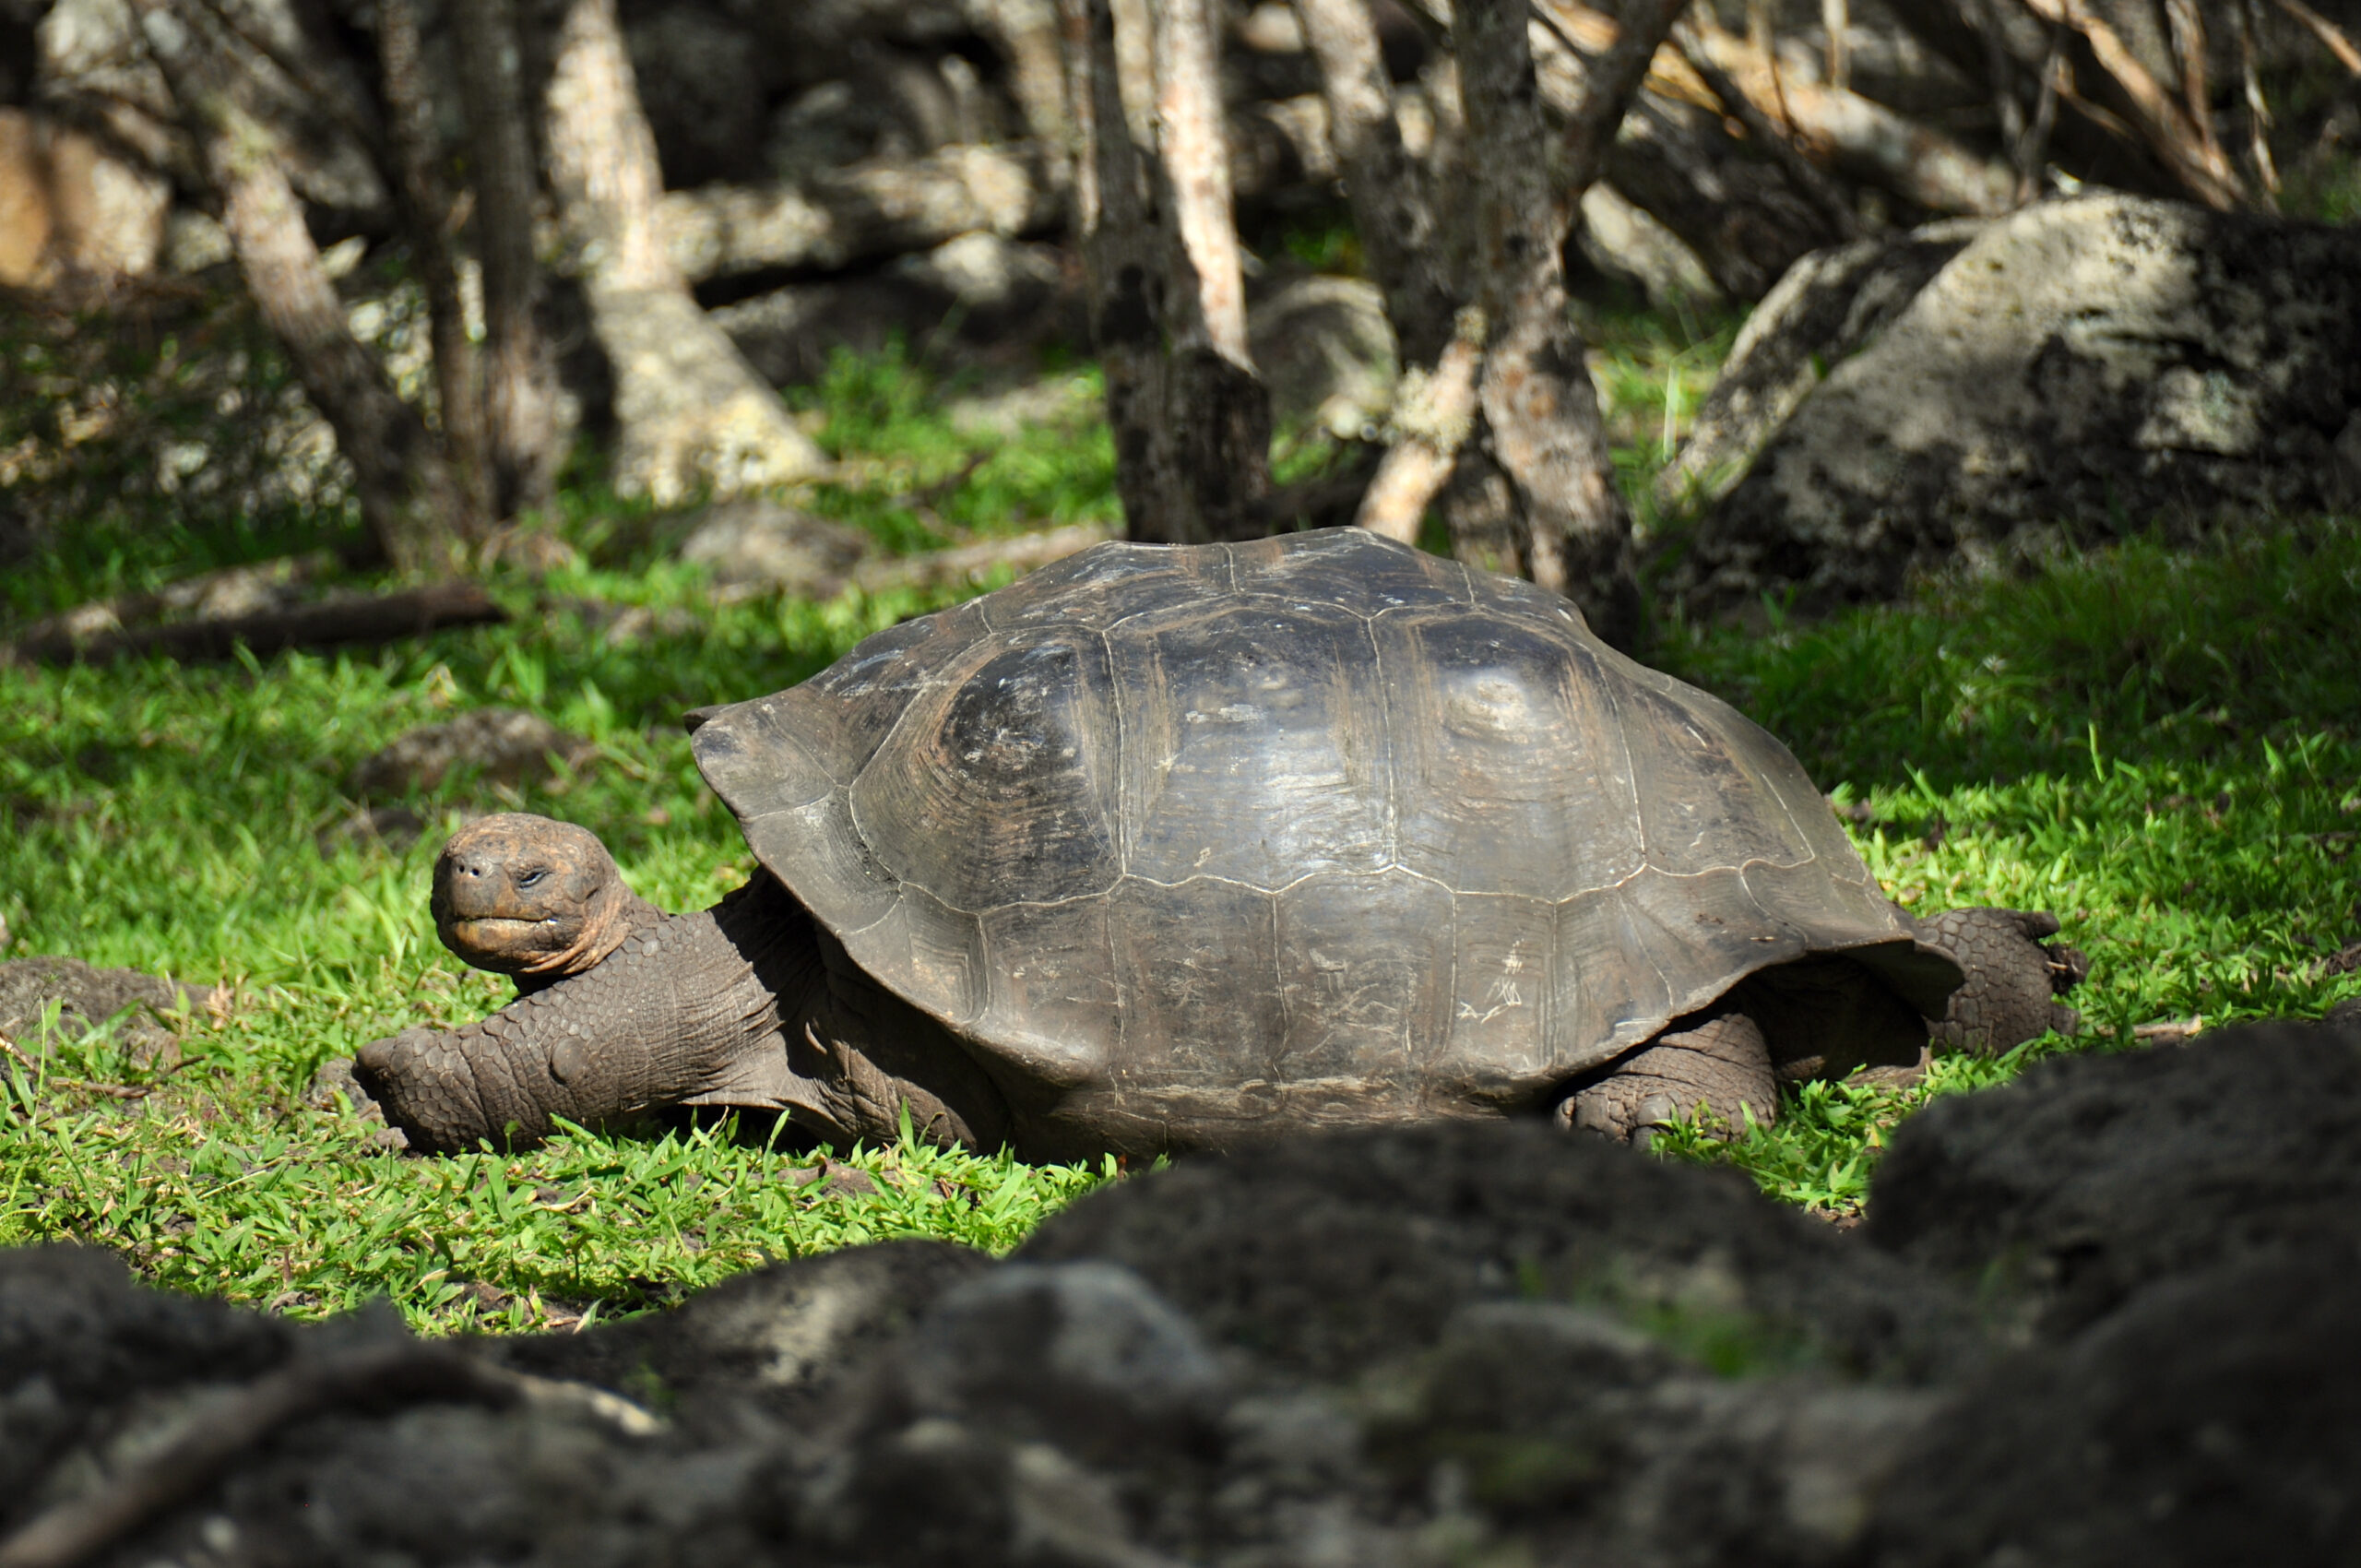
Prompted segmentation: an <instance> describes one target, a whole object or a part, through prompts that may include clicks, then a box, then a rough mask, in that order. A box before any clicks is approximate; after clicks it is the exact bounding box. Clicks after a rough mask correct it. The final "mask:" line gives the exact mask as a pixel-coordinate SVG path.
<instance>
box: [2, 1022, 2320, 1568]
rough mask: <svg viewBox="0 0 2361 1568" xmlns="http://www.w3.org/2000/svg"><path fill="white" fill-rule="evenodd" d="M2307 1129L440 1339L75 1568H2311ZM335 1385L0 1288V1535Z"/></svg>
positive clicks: (1409, 1218)
mask: <svg viewBox="0 0 2361 1568" xmlns="http://www.w3.org/2000/svg"><path fill="white" fill-rule="evenodd" d="M2357 1100H2361V1030H2356V1029H2354V1028H2319V1027H2308V1026H2295V1025H2274V1026H2263V1027H2249V1028H2242V1029H2232V1030H2225V1031H2222V1032H2221V1033H2219V1034H2217V1035H2214V1036H2211V1037H2207V1038H2206V1039H2203V1040H2201V1041H2199V1042H2197V1043H2196V1044H2194V1045H2191V1046H2189V1047H2188V1048H2185V1049H2160V1050H2156V1051H2149V1052H2146V1053H2142V1054H2138V1055H2128V1056H2120V1057H2111V1058H2092V1059H2070V1060H2066V1061H2060V1062H2056V1063H2048V1064H2047V1065H2044V1066H2042V1067H2040V1068H2037V1069H2036V1070H2035V1071H2034V1072H2032V1073H2030V1074H2028V1075H2026V1076H2025V1078H2024V1080H2023V1082H2022V1083H2021V1084H2020V1085H2019V1086H2018V1087H2011V1088H2008V1089H2003V1090H1998V1091H1993V1092H1990V1093H1987V1094H1982V1095H1976V1096H1971V1097H1964V1098H1962V1099H1954V1100H1946V1101H1942V1102H1940V1103H1939V1104H1938V1105H1936V1106H1935V1107H1933V1108H1931V1109H1930V1110H1928V1111H1925V1112H1923V1113H1921V1115H1920V1116H1919V1117H1918V1118H1917V1119H1916V1120H1915V1121H1914V1122H1912V1123H1908V1124H1906V1125H1905V1127H1904V1130H1903V1131H1902V1133H1901V1134H1899V1135H1898V1136H1897V1138H1896V1140H1895V1144H1894V1146H1893V1148H1892V1152H1891V1154H1890V1155H1889V1158H1888V1163H1887V1165H1886V1167H1885V1169H1884V1170H1882V1171H1881V1172H1880V1177H1879V1180H1878V1183H1877V1187H1876V1194H1875V1198H1874V1202H1873V1204H1872V1209H1871V1213H1872V1221H1871V1227H1870V1229H1871V1230H1872V1232H1873V1233H1874V1234H1875V1235H1876V1237H1877V1238H1878V1240H1879V1241H1880V1242H1882V1243H1884V1250H1880V1248H1878V1247H1873V1246H1870V1245H1869V1244H1867V1243H1865V1242H1864V1241H1861V1240H1859V1239H1858V1236H1857V1234H1847V1233H1841V1232H1837V1231H1835V1230H1833V1229H1829V1228H1827V1227H1825V1226H1823V1225H1821V1224H1819V1223H1818V1222H1816V1221H1814V1220H1811V1219H1809V1218H1805V1217H1803V1216H1800V1215H1797V1214H1794V1213H1792V1212H1788V1211H1785V1210H1782V1209H1780V1208H1778V1207H1777V1206H1774V1205H1773V1204H1771V1203H1770V1202H1768V1201H1767V1200H1765V1199H1763V1198H1762V1197H1761V1196H1759V1195H1758V1194H1755V1193H1753V1192H1751V1191H1750V1189H1749V1188H1748V1186H1747V1184H1746V1183H1745V1182H1743V1181H1741V1180H1739V1179H1738V1178H1737V1177H1736V1176H1735V1175H1734V1174H1732V1173H1730V1172H1726V1171H1710V1170H1697V1169H1695V1168H1692V1167H1689V1166H1683V1165H1674V1164H1669V1163H1667V1162H1663V1161H1660V1160H1657V1159H1655V1158H1650V1157H1649V1156H1647V1155H1645V1154H1643V1153H1640V1152H1637V1151H1634V1150H1631V1149H1628V1148H1621V1147H1614V1146H1608V1145H1606V1144H1603V1143H1598V1142H1593V1141H1590V1140H1585V1139H1580V1138H1572V1137H1569V1136H1567V1135H1565V1134H1559V1133H1556V1132H1554V1131H1552V1130H1550V1129H1548V1128H1544V1127H1541V1126H1538V1125H1517V1124H1499V1123H1490V1124H1486V1123H1455V1124H1454V1123H1443V1124H1436V1125H1430V1126H1424V1127H1411V1128H1397V1129H1389V1130H1385V1131H1381V1132H1365V1133H1358V1134H1345V1135H1336V1134H1326V1135H1321V1134H1313V1135H1302V1136H1299V1137H1297V1138H1295V1139H1294V1140H1292V1141H1289V1142H1287V1143H1285V1144H1274V1145H1271V1146H1265V1147H1264V1148H1261V1149H1257V1150H1253V1151H1250V1152H1247V1153H1242V1154H1236V1155H1231V1156H1228V1157H1222V1158H1213V1157H1203V1158H1191V1159H1187V1160H1183V1161H1181V1163H1179V1164H1177V1165H1176V1166H1174V1167H1172V1168H1171V1169H1169V1170H1163V1171H1159V1172H1155V1173H1152V1174H1149V1175H1146V1176H1143V1177H1140V1178H1137V1179H1134V1180H1133V1181H1130V1182H1122V1183H1120V1184H1117V1185H1114V1186H1112V1187H1109V1188H1107V1189H1103V1190H1102V1191H1100V1192H1099V1193H1097V1194H1094V1195H1092V1196H1091V1197H1089V1198H1087V1199H1085V1200H1084V1201H1083V1202H1081V1203H1080V1204H1077V1205H1076V1206H1074V1208H1072V1209H1070V1210H1068V1211H1067V1212H1066V1213H1065V1214H1063V1215H1062V1216H1060V1217H1058V1218H1055V1219H1053V1220H1051V1221H1050V1223H1049V1224H1047V1225H1045V1226H1044V1227H1043V1228H1042V1229H1041V1230H1040V1232H1039V1233H1038V1235H1037V1236H1036V1237H1035V1239H1034V1240H1033V1241H1031V1242H1030V1243H1028V1244H1027V1245H1026V1247H1025V1248H1024V1249H1022V1250H1021V1252H1020V1253H1019V1254H1018V1256H1017V1257H1016V1258H1015V1259H1014V1260H1013V1261H1011V1262H1009V1263H1006V1264H994V1263H991V1261H989V1260H987V1259H985V1258H983V1257H981V1256H980V1255H979V1254H977V1253H969V1252H967V1251H964V1250H962V1249H959V1248H955V1247H950V1246H945V1245H942V1244H939V1243H931V1242H908V1241H904V1242H895V1243H887V1244H883V1245H879V1246H872V1247H867V1248H857V1249H852V1250H849V1251H847V1252H843V1253H835V1254H832V1255H829V1256H826V1257H821V1258H815V1259H808V1260H801V1261H798V1262H795V1263H790V1264H786V1265H778V1266H777V1267H774V1268H770V1269H766V1270H764V1271H760V1272H758V1273H755V1274H753V1275H749V1276H747V1277H743V1278H741V1279H738V1280H735V1281H732V1282H730V1283H729V1284H727V1285H724V1286H722V1287H719V1288H718V1289H714V1290H712V1291H708V1292H706V1294H704V1295H702V1296H700V1297H698V1298H696V1299H694V1300H693V1301H689V1302H687V1303H686V1304H684V1305H682V1307H680V1308H678V1309H676V1310H674V1311H671V1312H670V1313H661V1314H658V1315H655V1316H651V1317H648V1318H644V1319H640V1320H636V1321H633V1322H625V1323H621V1324H613V1325H611V1326H608V1327H604V1328H599V1329H596V1330H593V1331H592V1332H590V1333H587V1334H584V1335H579V1336H554V1335H552V1336H536V1337H532V1338H526V1339H512V1340H476V1341H469V1342H465V1344H466V1348H467V1350H468V1353H469V1354H470V1355H473V1356H475V1357H478V1358H481V1360H486V1361H490V1362H492V1363H495V1364H496V1366H497V1367H498V1368H501V1369H505V1370H504V1371H500V1372H490V1373H481V1374H478V1375H482V1376H488V1377H492V1378H497V1379H501V1380H504V1381H501V1382H499V1383H498V1384H497V1385H496V1386H495V1387H494V1388H493V1390H492V1392H493V1393H494V1394H495V1395H497V1397H481V1396H475V1397H463V1396H455V1395H453V1394H452V1393H451V1392H450V1391H449V1390H448V1389H447V1388H445V1389H443V1390H442V1391H441V1392H439V1393H438V1392H437V1390H436V1389H434V1388H427V1389H424V1390H422V1391H421V1390H413V1391H412V1392H411V1393H410V1394H409V1395H408V1396H402V1397H396V1398H380V1399H374V1400H369V1401H353V1402H349V1403H347V1404H344V1405H332V1406H331V1407H330V1408H327V1409H326V1410H324V1411H320V1412H318V1413H315V1414H311V1415H307V1416H305V1417H303V1419H302V1420H298V1421H295V1422H293V1423H291V1424H284V1425H282V1426H281V1427H279V1429H277V1430H275V1431H271V1432H269V1433H267V1435H266V1436H265V1438H264V1439H263V1441H261V1442H260V1443H256V1444H255V1445H254V1446H253V1447H252V1448H251V1449H250V1450H249V1451H247V1452H245V1453H243V1455H240V1456H238V1457H237V1459H236V1462H235V1463H234V1464H232V1465H231V1466H230V1467H229V1469H228V1473H227V1474H226V1476H225V1477H224V1478H223V1479H220V1480H219V1481H218V1482H217V1483H214V1484H212V1485H210V1486H209V1487H208V1488H206V1489H203V1490H201V1491H200V1492H199V1493H198V1494H197V1495H196V1496H195V1497H194V1498H193V1499H191V1500H190V1501H188V1502H187V1503H184V1505H182V1506H178V1507H176V1508H174V1509H172V1510H171V1511H170V1512H169V1513H168V1514H167V1515H165V1516H164V1517H162V1518H161V1519H160V1520H158V1521H157V1522H155V1523H153V1524H151V1525H149V1526H145V1527H143V1528H141V1529H138V1530H136V1531H133V1532H131V1533H129V1534H128V1535H126V1536H125V1538H124V1539H123V1540H122V1541H121V1542H120V1543H119V1545H118V1546H117V1547H116V1548H115V1549H113V1552H112V1555H108V1554H101V1555H100V1556H99V1557H97V1558H94V1559H92V1561H96V1562H112V1563H121V1564H126V1565H128V1564H137V1563H143V1562H154V1561H160V1560H182V1561H192V1562H194V1561H197V1560H199V1559H200V1558H201V1559H202V1560H203V1561H205V1562H215V1563H219V1564H222V1565H224V1568H231V1565H242V1564H249V1563H251V1564H256V1565H262V1564H273V1565H275V1564H279V1563H285V1564H289V1565H291V1568H292V1565H294V1564H312V1563H335V1564H344V1563H350V1564H354V1565H355V1568H359V1565H362V1564H371V1565H375V1564H382V1563H390V1562H515V1563H531V1564H549V1565H551V1568H556V1565H557V1564H560V1563H564V1564H568V1565H573V1564H609V1563H612V1564H616V1565H617V1568H621V1565H623V1564H638V1563H656V1562H663V1563H680V1564H684V1565H693V1568H703V1565H706V1564H712V1565H714V1568H720V1565H722V1564H729V1565H730V1568H751V1565H756V1564H768V1563H778V1564H787V1563H811V1562H821V1563H847V1564H868V1565H875V1568H900V1565H903V1564H908V1565H909V1568H920V1565H926V1568H933V1565H936V1564H941V1563H945V1562H957V1563H961V1564H975V1565H979V1568H1081V1565H1105V1568H1168V1565H1172V1564H1178V1563H1182V1562H1202V1563H1209V1564H1212V1563H1218V1564H1224V1565H1236V1568H1264V1565H1271V1568H1276V1565H1280V1564H1296V1563H1301V1564H1314V1563H1338V1564H1343V1563H1351V1564H1355V1565H1357V1568H1358V1565H1361V1564H1369V1565H1371V1568H1444V1565H1446V1564H1453V1563H1461V1562H1525V1563H1533V1564H1546V1563H1579V1562H1610V1563H1616V1564H1629V1565H1633V1568H1708V1565H1714V1568H1718V1565H1727V1568H1767V1565H1781V1568H1953V1565H1956V1568H1998V1565H2007V1564H2034V1563H2039V1564H2052V1563H2057V1564H2070V1565H2081V1564H2117V1563H2120V1564H2124V1565H2126V1568H2130V1565H2133V1564H2139V1565H2142V1568H2145V1565H2147V1564H2152V1563H2153V1564H2165V1565H2179V1564H2189V1565H2197V1564H2214V1563H2221V1564H2229V1563H2234V1562H2249V1561H2259V1560H2260V1561H2269V1562H2273V1563H2280V1562H2286V1563H2294V1564H2309V1563H2315V1562H2317V1563H2323V1564H2325V1563H2331V1562H2334V1563H2343V1562H2354V1561H2355V1560H2356V1556H2361V1491H2356V1490H2355V1488H2354V1486H2353V1485H2352V1478H2353V1477H2354V1476H2355V1474H2361V1337H2356V1336H2355V1335H2354V1333H2353V1331H2352V1325H2353V1324H2355V1322H2357V1321H2361V1267H2356V1266H2355V1263H2356V1261H2357V1260H2361V1249H2356V1247H2355V1234H2356V1232H2361V1226H2356V1224H2355V1221H2354V1220H2353V1219H2352V1218H2349V1216H2351V1215H2352V1214H2354V1213H2355V1212H2361V1204H2356V1203H2355V1201H2354V1199H2355V1197H2356V1196H2361V1193H2356V1190H2355V1189H2356V1187H2361V1180H2356V1176H2355V1172H2356V1171H2361V1157H2355V1155H2354V1154H2353V1153H2351V1152H2350V1147H2349V1146H2350V1145H2351V1143H2352V1142H2353V1140H2352V1138H2351V1136H2350V1129H2351V1128H2352V1127H2353V1126H2354V1125H2355V1122H2356V1117H2355V1111H2361V1103H2356V1101H2357ZM1897 1254H1898V1255H1897ZM1963 1283H1965V1284H1968V1285H1975V1286H1980V1287H1983V1288H1985V1289H1987V1290H1992V1291H1993V1292H1994V1294H1993V1296H1992V1297H1991V1298H1990V1299H1991V1300H1994V1301H1998V1302H1999V1304H2000V1306H2001V1308H2002V1310H2001V1311H2000V1312H1999V1313H1998V1314H1997V1315H1998V1316H1999V1319H2000V1320H2001V1321H2002V1323H2003V1324H2004V1325H2005V1323H2006V1321H2007V1319H2008V1318H2009V1316H2010V1310H2009V1302H2010V1301H2011V1300H2012V1299H2013V1300H2014V1301H2016V1302H2018V1303H2020V1304H2022V1303H2028V1302H2029V1303H2031V1304H2032V1306H2033V1307H2034V1308H2036V1309H2038V1310H2039V1311H2040V1313H2041V1322H2042V1324H2043V1326H2044V1328H2045V1330H2046V1333H2045V1334H2043V1335H2041V1336H2023V1338H2022V1339H2020V1340H2019V1341H2017V1342H2016V1344H2015V1347H2014V1348H2011V1344H2010V1341H2009V1338H2008V1336H2006V1335H2005V1334H2002V1335H1996V1334H1995V1333H1993V1332H1992V1331H1991V1330H1990V1329H1989V1328H1988V1327H1987V1322H1986V1314H1985V1313H1982V1312H1980V1311H1979V1310H1977V1309H1975V1308H1973V1307H1971V1306H1970V1305H1969V1302H1968V1299H1967V1297H1966V1295H1965V1294H1964V1291H1963V1290H1962V1289H1961V1285H1962V1284H1963ZM371 1336H374V1337H371ZM381 1341H384V1342H389V1343H393V1344H399V1343H401V1338H400V1335H399V1330H398V1328H397V1326H396V1325H394V1324H391V1323H389V1322H381V1323H380V1324H377V1325H375V1326H374V1327H373V1326H372V1325H371V1324H369V1323H367V1322H365V1321H362V1322H357V1323H356V1322H352V1321H347V1322H345V1323H343V1324H330V1325H323V1326H319V1327H298V1326H293V1325H289V1324H279V1323H277V1322H274V1321H273V1320H271V1319H268V1318H267V1317H265V1316H264V1315H262V1314H260V1313H253V1312H249V1311H243V1310H238V1309H231V1308H228V1307H224V1306H219V1305H217V1304H213V1303H207V1302H201V1301H185V1300H183V1299H180V1298H177V1297H172V1296H169V1295H166V1294H164V1293H161V1292H157V1291H151V1290H144V1289H137V1288H136V1287H134V1286H132V1285H131V1284H130V1283H129V1281H128V1279H127V1278H126V1277H125V1275H124V1273H123V1271H122V1269H121V1268H120V1267H119V1265H114V1264H113V1262H112V1261H111V1260H106V1259H103V1258H102V1257H101V1256H99V1255H98V1254H94V1253H83V1252H79V1251H77V1250H74V1249H66V1248H52V1249H30V1250H26V1251H22V1252H18V1253H0V1530H13V1529H16V1528H18V1527H20V1526H22V1525H23V1523H24V1522H25V1521H26V1520H27V1519H28V1518H30V1517H31V1516H32V1515H33V1513H34V1512H36V1511H37V1510H39V1509H40V1508H42V1507H45V1506H48V1505H50V1504H52V1503H57V1502H60V1501H64V1500H70V1499H72V1498H74V1497H76V1496H77V1495H88V1494H89V1492H90V1491H91V1489H92V1488H94V1487H98V1486H101V1485H104V1484H106V1477H107V1476H108V1475H110V1474H113V1473H119V1472H120V1471H121V1468H122V1467H123V1466H124V1465H125V1464H126V1463H128V1462H130V1460H131V1458H132V1456H133V1455H136V1453H137V1452H141V1451H143V1450H145V1451H152V1449H153V1447H154V1446H155V1444H156V1443H157V1442H158V1441H159V1438H160V1434H162V1435H167V1436H168V1435H169V1434H171V1433H172V1432H175V1431H185V1430H189V1429H190V1427H191V1426H192V1425H194V1426H196V1427H198V1428H200V1429H201V1428H202V1426H203V1424H204V1422H205V1420H207V1419H208V1410H210V1409H214V1408H219V1407H218V1406H213V1405H208V1403H207V1401H208V1400H218V1399H220V1398H222V1397H225V1396H235V1393H236V1390H235V1388H234V1387H233V1386H230V1385H234V1384H243V1383H248V1382H250V1381H251V1380H252V1379H254V1378H255V1377H256V1376H258V1375H260V1374H262V1373H265V1372H270V1371H272V1370H274V1369H278V1368H281V1367H294V1368H302V1367H303V1366H304V1365H305V1364H306V1362H305V1360H304V1358H305V1357H306V1356H310V1355H318V1354H330V1355H333V1354H336V1353H338V1352H337V1351H336V1347H337V1346H338V1345H339V1344H348V1345H349V1344H352V1343H355V1342H359V1343H361V1344H362V1345H364V1346H371V1347H374V1346H376V1345H378V1344H379V1343H380V1342H381ZM517 1373H525V1374H529V1375H528V1376H524V1377H518V1376H516V1375H515V1374H517ZM557 1379H574V1380H580V1381H578V1382H559V1381H552V1380H557ZM583 1383H587V1384H595V1385H597V1387H598V1388H599V1389H603V1390H611V1391H613V1392H611V1393H610V1392H596V1391H594V1390H592V1389H587V1388H585V1387H583V1386H582V1384H583ZM617 1394H621V1395H623V1396H626V1398H617V1397H616V1395H617ZM626 1399H638V1400H643V1401H646V1402H647V1403H648V1405H649V1406H650V1407H651V1408H652V1411H653V1413H651V1412H650V1410H644V1409H641V1408H636V1407H635V1406H633V1405H631V1404H629V1403H627V1402H626ZM5 1551H6V1547H5V1546H0V1553H5Z"/></svg>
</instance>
